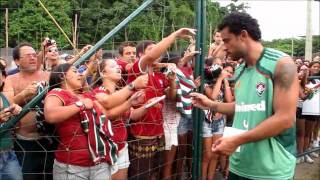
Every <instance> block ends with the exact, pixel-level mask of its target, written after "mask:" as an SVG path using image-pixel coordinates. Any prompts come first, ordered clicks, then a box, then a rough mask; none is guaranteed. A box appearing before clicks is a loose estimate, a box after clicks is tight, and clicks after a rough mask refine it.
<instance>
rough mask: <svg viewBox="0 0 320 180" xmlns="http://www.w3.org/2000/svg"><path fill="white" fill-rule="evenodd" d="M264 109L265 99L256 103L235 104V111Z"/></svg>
mask: <svg viewBox="0 0 320 180" xmlns="http://www.w3.org/2000/svg"><path fill="white" fill-rule="evenodd" d="M256 111H266V101H261V102H260V103H258V104H244V103H243V102H242V103H240V104H236V112H256Z"/></svg>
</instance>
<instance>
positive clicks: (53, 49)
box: [48, 48, 58, 52]
mask: <svg viewBox="0 0 320 180" xmlns="http://www.w3.org/2000/svg"><path fill="white" fill-rule="evenodd" d="M48 52H58V49H57V48H51V49H49V50H48Z"/></svg>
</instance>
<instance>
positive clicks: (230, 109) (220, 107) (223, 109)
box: [210, 101, 235, 115]
mask: <svg viewBox="0 0 320 180" xmlns="http://www.w3.org/2000/svg"><path fill="white" fill-rule="evenodd" d="M210 109H211V110H213V111H215V112H219V113H221V114H226V115H233V114H234V111H235V104H234V102H232V103H220V102H215V101H211V104H210Z"/></svg>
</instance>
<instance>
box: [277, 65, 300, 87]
mask: <svg viewBox="0 0 320 180" xmlns="http://www.w3.org/2000/svg"><path fill="white" fill-rule="evenodd" d="M296 73H297V68H296V65H295V64H293V63H285V64H282V65H281V69H280V70H279V71H278V72H277V73H276V76H275V82H276V84H277V85H278V87H280V88H283V89H285V90H288V89H289V88H290V87H291V85H292V83H293V81H294V79H295V78H296Z"/></svg>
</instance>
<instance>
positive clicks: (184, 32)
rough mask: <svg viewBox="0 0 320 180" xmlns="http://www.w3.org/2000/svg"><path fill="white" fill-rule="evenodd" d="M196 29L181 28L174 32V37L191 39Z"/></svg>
mask: <svg viewBox="0 0 320 180" xmlns="http://www.w3.org/2000/svg"><path fill="white" fill-rule="evenodd" d="M196 31H197V30H196V29H191V28H181V29H179V30H177V31H175V32H174V35H175V36H176V37H177V38H186V39H192V36H195V35H196Z"/></svg>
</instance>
